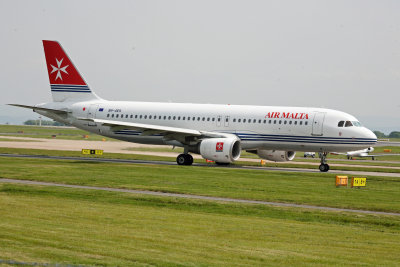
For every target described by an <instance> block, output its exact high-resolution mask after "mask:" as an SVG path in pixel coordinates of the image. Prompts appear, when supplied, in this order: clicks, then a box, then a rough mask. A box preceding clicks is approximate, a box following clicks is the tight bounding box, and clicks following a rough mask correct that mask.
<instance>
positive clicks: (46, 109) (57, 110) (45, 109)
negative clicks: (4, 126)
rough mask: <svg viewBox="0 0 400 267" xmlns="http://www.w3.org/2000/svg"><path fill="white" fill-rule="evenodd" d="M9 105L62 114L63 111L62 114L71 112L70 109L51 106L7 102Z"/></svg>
mask: <svg viewBox="0 0 400 267" xmlns="http://www.w3.org/2000/svg"><path fill="white" fill-rule="evenodd" d="M7 105H9V106H14V107H20V108H29V109H32V110H33V111H35V110H43V111H50V112H53V113H58V114H60V113H62V114H66V113H70V111H66V110H60V109H51V108H41V107H35V106H28V105H21V104H7Z"/></svg>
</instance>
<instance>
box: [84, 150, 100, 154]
mask: <svg viewBox="0 0 400 267" xmlns="http://www.w3.org/2000/svg"><path fill="white" fill-rule="evenodd" d="M82 154H83V155H103V150H100V149H82Z"/></svg>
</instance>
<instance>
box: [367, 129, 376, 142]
mask: <svg viewBox="0 0 400 267" xmlns="http://www.w3.org/2000/svg"><path fill="white" fill-rule="evenodd" d="M364 136H365V137H364V138H367V139H369V140H368V141H371V143H373V144H376V142H377V141H378V140H377V137H376V135H375V134H374V132H372V131H371V130H370V129H367V128H365V131H364Z"/></svg>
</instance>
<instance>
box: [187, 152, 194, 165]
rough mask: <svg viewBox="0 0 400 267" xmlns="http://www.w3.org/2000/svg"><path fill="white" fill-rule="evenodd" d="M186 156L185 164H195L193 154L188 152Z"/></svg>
mask: <svg viewBox="0 0 400 267" xmlns="http://www.w3.org/2000/svg"><path fill="white" fill-rule="evenodd" d="M185 156H186V160H187V162H186V164H185V165H188V166H190V165H192V164H193V157H192V155H190V154H186V155H185Z"/></svg>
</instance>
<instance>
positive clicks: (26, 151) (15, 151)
mask: <svg viewBox="0 0 400 267" xmlns="http://www.w3.org/2000/svg"><path fill="white" fill-rule="evenodd" d="M0 153H4V154H20V155H44V156H46V155H49V156H66V157H102V158H103V157H104V158H112V159H131V160H154V161H169V162H175V161H176V159H175V157H168V156H151V155H140V154H119V153H104V155H103V156H93V155H90V156H87V155H82V154H81V152H80V151H64V150H62V151H61V150H41V149H23V148H2V147H0ZM194 162H195V163H203V164H204V163H205V160H204V159H195V160H194ZM209 164H210V165H214V164H213V163H209ZM232 165H234V166H261V164H260V162H248V161H236V162H235V163H233V164H232ZM263 166H264V167H282V168H304V169H317V168H318V166H313V165H310V164H301V163H298V164H292V163H274V162H268V163H267V164H266V165H263ZM331 170H332V171H335V170H348V171H370V172H390V173H400V170H399V169H391V168H385V169H382V168H368V169H366V168H363V167H362V166H360V167H346V166H344V167H334V166H332V167H331Z"/></svg>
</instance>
